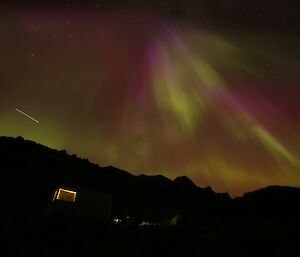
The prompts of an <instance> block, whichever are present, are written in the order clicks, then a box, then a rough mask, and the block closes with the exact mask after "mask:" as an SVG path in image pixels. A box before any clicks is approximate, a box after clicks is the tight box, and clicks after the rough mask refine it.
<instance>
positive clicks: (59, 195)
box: [53, 188, 76, 203]
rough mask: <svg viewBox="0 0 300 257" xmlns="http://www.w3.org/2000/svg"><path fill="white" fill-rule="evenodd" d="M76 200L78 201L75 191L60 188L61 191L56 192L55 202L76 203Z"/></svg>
mask: <svg viewBox="0 0 300 257" xmlns="http://www.w3.org/2000/svg"><path fill="white" fill-rule="evenodd" d="M75 199H76V192H75V191H71V190H67V189H62V188H60V189H58V190H56V192H55V194H54V198H53V201H55V200H61V201H65V202H71V203H74V202H75Z"/></svg>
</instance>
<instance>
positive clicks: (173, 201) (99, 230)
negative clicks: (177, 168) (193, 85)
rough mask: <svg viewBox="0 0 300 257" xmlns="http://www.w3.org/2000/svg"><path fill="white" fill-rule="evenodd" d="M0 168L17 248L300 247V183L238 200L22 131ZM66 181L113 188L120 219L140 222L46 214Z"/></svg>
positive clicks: (287, 251)
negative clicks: (50, 144) (82, 154)
mask: <svg viewBox="0 0 300 257" xmlns="http://www.w3.org/2000/svg"><path fill="white" fill-rule="evenodd" d="M0 171H1V187H0V200H1V213H0V217H1V220H0V222H1V225H0V226H1V227H2V229H1V236H2V240H1V242H2V243H3V245H6V247H4V248H3V251H4V249H5V248H7V250H8V252H9V253H10V255H11V256H63V255H65V256H66V255H67V256H74V255H75V256H206V257H207V256H239V257H242V256H262V255H263V256H280V257H286V256H299V251H298V242H299V239H300V236H299V229H300V208H299V204H300V189H298V188H291V187H279V186H271V187H268V188H264V189H260V190H257V191H255V192H251V193H246V194H245V195H244V196H243V197H239V198H235V199H231V198H230V197H229V195H228V194H226V193H224V194H220V193H215V192H214V191H213V190H212V189H211V188H209V187H207V188H200V187H197V186H196V185H195V184H194V183H193V182H192V181H191V180H190V179H189V178H187V177H178V178H176V179H174V180H173V181H172V180H170V179H168V178H166V177H163V176H145V175H140V176H134V175H131V174H130V173H128V172H126V171H123V170H120V169H117V168H114V167H99V166H98V165H95V164H92V163H90V162H89V161H88V160H86V159H80V158H77V157H76V156H75V155H72V156H71V155H68V154H67V153H66V151H57V150H53V149H50V148H47V147H45V146H42V145H39V144H36V143H34V142H31V141H27V140H24V139H23V138H21V137H18V138H8V137H0ZM60 187H65V188H71V189H74V190H78V191H80V190H90V191H93V192H105V193H109V194H110V195H111V196H112V218H113V217H121V218H122V219H123V218H124V217H127V216H129V217H130V220H131V223H130V224H125V225H113V224H105V225H104V224H93V223H89V222H81V223H80V224H76V222H74V223H72V222H71V221H70V220H62V221H61V222H59V223H58V222H53V221H51V220H48V219H46V218H45V209H46V208H47V206H48V205H49V203H50V202H51V198H52V197H53V192H54V191H55V190H56V189H57V188H60ZM143 221H147V222H151V224H152V225H149V226H138V224H141V222H143ZM154 224H155V225H154ZM172 224H174V225H172ZM6 256H7V255H6Z"/></svg>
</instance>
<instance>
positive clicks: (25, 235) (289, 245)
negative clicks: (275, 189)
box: [1, 216, 300, 257]
mask: <svg viewBox="0 0 300 257" xmlns="http://www.w3.org/2000/svg"><path fill="white" fill-rule="evenodd" d="M1 230H2V240H1V241H2V243H3V244H2V247H1V248H2V252H5V253H6V254H5V256H19V257H21V256H24V257H25V256H26V257H29V256H85V257H87V256H91V257H92V256H95V257H96V256H106V257H110V256H124V257H125V256H128V257H129V256H130V257H132V256H139V257H142V256H165V257H167V256H205V257H208V256H231V257H234V256H237V257H243V256H249V257H250V256H251V257H253V256H272V257H276V256H278V257H288V256H300V246H299V242H300V240H299V239H300V237H299V231H300V223H299V222H298V223H292V222H291V223H289V222H285V223H284V224H277V225H275V226H274V223H272V222H270V223H268V222H264V223H259V222H254V223H252V224H251V223H249V222H248V223H246V222H243V221H242V220H240V221H234V222H227V223H225V224H217V223H216V224H207V225H205V224H202V225H199V224H198V225H193V224H188V225H175V226H169V227H136V226H135V227H134V226H133V227H129V226H122V225H106V226H102V225H95V224H73V225H72V224H70V223H69V222H63V223H57V222H56V223H53V222H50V221H46V220H44V219H40V220H38V219H36V218H33V217H27V218H26V219H24V217H12V216H10V217H6V220H5V219H4V217H2V229H1ZM2 256H4V255H2Z"/></svg>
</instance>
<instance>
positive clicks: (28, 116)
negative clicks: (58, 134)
mask: <svg viewBox="0 0 300 257" xmlns="http://www.w3.org/2000/svg"><path fill="white" fill-rule="evenodd" d="M16 111H17V112H19V113H21V114H23V115H24V116H26V117H27V118H29V119H31V120H33V121H34V122H36V123H40V122H39V121H38V120H36V119H35V118H33V117H31V116H30V115H28V114H26V113H25V112H22V111H21V110H19V109H16Z"/></svg>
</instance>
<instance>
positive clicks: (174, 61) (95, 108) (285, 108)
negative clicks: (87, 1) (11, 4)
mask: <svg viewBox="0 0 300 257" xmlns="http://www.w3.org/2000/svg"><path fill="white" fill-rule="evenodd" d="M0 17H1V18H0V20H1V23H2V24H6V25H5V27H4V26H2V27H1V31H0V32H1V33H0V38H1V43H0V44H1V47H2V48H3V49H6V50H5V52H3V53H2V58H1V62H0V65H1V70H2V71H3V74H2V75H1V78H0V83H1V95H0V134H1V135H5V136H22V137H24V138H26V139H30V140H34V141H36V142H39V143H42V144H45V145H47V146H49V147H52V148H56V149H66V150H67V151H68V152H69V153H76V154H77V155H79V156H82V157H86V158H88V159H89V160H90V161H92V162H95V163H99V165H101V166H107V165H113V166H116V167H119V168H122V169H125V170H128V171H130V172H132V173H133V174H142V173H144V174H163V175H165V176H167V177H169V178H175V177H176V176H180V175H186V176H189V177H190V178H191V179H193V181H195V183H196V184H198V185H199V186H211V187H212V188H213V189H214V190H216V191H227V192H229V193H230V194H231V195H241V194H242V193H244V192H246V191H249V190H253V189H256V188H260V187H263V186H267V185H273V184H277V185H292V186H300V160H299V155H300V136H299V124H297V119H298V118H299V104H298V105H297V103H298V99H297V92H298V93H299V89H298V88H299V76H298V75H297V70H298V69H299V61H298V60H299V58H297V54H296V55H293V54H289V53H286V51H285V50H286V49H287V48H289V47H290V48H292V49H293V47H294V42H295V40H298V41H297V42H299V38H298V39H297V38H296V36H293V35H289V36H288V37H285V35H281V34H280V33H275V32H272V31H270V32H268V33H266V32H259V31H256V32H255V33H254V32H253V31H251V30H249V31H247V30H245V31H239V33H238V34H237V33H234V30H225V32H222V33H220V32H219V31H218V30H209V29H208V28H207V27H205V26H203V27H202V26H201V24H197V25H195V24H190V23H188V22H186V21H185V22H178V21H176V20H175V19H171V18H167V17H158V16H157V15H155V14H151V13H143V14H141V13H135V11H134V10H133V11H131V12H130V13H128V15H119V14H115V13H109V12H106V13H102V14H101V15H99V14H96V13H94V12H88V11H82V12H73V11H55V12H54V11H51V9H49V10H46V9H45V10H39V11H35V10H26V11H22V12H21V11H19V10H14V11H10V12H9V13H8V14H6V15H1V16H0ZM283 37H284V38H285V41H284V42H285V43H284V44H283V43H282V42H283V40H282V38H283ZM286 45H288V46H286ZM15 106H22V108H23V109H22V110H23V111H24V112H25V113H34V114H35V118H36V120H38V121H40V124H39V126H36V124H33V123H32V121H30V120H26V119H23V118H22V117H20V115H17V114H16V112H15ZM297 107H298V109H297Z"/></svg>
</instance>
